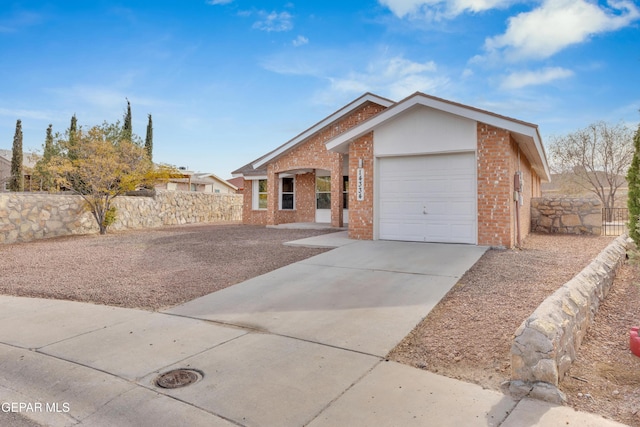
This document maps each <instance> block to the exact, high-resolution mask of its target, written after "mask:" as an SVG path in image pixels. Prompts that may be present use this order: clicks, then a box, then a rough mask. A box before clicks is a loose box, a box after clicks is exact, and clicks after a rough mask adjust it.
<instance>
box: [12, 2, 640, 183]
mask: <svg viewBox="0 0 640 427" xmlns="http://www.w3.org/2000/svg"><path fill="white" fill-rule="evenodd" d="M0 54H1V58H2V60H1V62H0V88H1V92H0V94H1V95H0V148H11V144H12V141H13V135H14V131H15V124H16V120H17V119H21V120H22V124H23V133H24V147H25V149H41V146H42V143H43V141H44V137H45V131H46V128H47V126H48V124H49V123H51V124H53V128H54V131H59V132H64V130H65V129H66V128H67V127H68V126H69V122H70V118H71V116H72V115H73V114H74V113H75V114H76V115H77V117H78V121H79V124H80V125H83V126H85V127H90V126H93V125H96V124H100V123H102V122H103V121H105V120H106V121H108V122H115V121H116V120H119V119H120V120H121V119H122V117H123V114H124V112H125V108H126V100H125V98H128V99H129V100H130V101H131V106H132V111H133V127H134V132H135V133H137V134H138V135H140V136H142V137H144V134H145V131H146V123H147V114H149V113H150V114H152V115H153V123H154V160H155V161H157V162H164V163H169V164H173V165H176V166H185V167H189V168H190V169H191V170H196V171H201V172H213V173H215V174H217V175H219V176H221V177H223V178H229V177H230V172H231V171H232V170H235V169H237V168H239V167H241V166H243V165H244V164H246V163H248V162H249V161H251V160H253V159H255V158H257V157H259V156H260V155H262V154H264V153H265V152H267V151H270V150H271V149H273V148H275V147H277V146H279V145H280V144H282V143H284V142H286V141H287V140H289V139H290V138H292V137H294V136H296V135H297V134H298V133H300V132H302V131H303V130H305V129H307V128H308V127H310V126H311V125H313V124H315V123H316V122H318V121H320V120H321V119H323V118H324V117H325V116H327V115H328V114H330V113H332V112H334V111H335V110H337V109H339V108H341V107H342V106H343V105H345V104H346V103H348V102H350V101H351V100H353V99H355V98H357V97H358V96H360V95H361V94H362V93H364V92H366V91H370V92H373V93H376V94H378V95H381V96H384V97H387V98H391V99H393V100H396V101H399V100H401V99H402V98H404V97H406V96H408V95H410V94H412V93H413V92H415V91H421V92H425V93H427V94H431V95H435V96H439V97H443V98H446V99H450V100H453V101H457V102H461V103H464V104H468V105H472V106H475V107H478V108H483V109H487V110H490V111H492V112H495V113H498V114H503V115H507V116H510V117H514V118H517V119H520V120H524V121H528V122H532V123H536V124H538V125H539V126H540V131H541V134H542V137H543V139H544V140H545V141H548V140H549V138H550V137H551V136H552V135H562V134H565V133H568V132H572V131H575V130H577V129H579V128H582V127H585V126H587V125H589V124H590V123H593V122H595V121H598V120H605V121H608V122H619V121H624V122H626V123H628V124H629V125H630V126H633V127H635V126H637V123H638V121H639V120H640V113H639V111H638V110H639V109H640V84H638V80H639V77H640V3H639V2H638V1H630V0H609V1H592V0H537V1H536V0H528V1H527V0H524V1H518V0H451V1H442V0H350V1H344V0H343V1H335V0H326V1H317V2H310V1H304V2H303V1H290V2H288V1H286V0H285V1H260V2H257V1H245V0H180V1H178V0H171V1H170V0H155V1H136V0H130V1H118V0H106V1H103V0H92V1H86V0H65V1H59V0H58V1H55V0H51V1H44V0H39V1H36V0H32V1H30V0H24V1H19V0H16V1H14V0H3V1H2V7H1V8H0Z"/></svg>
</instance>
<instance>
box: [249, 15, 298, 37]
mask: <svg viewBox="0 0 640 427" xmlns="http://www.w3.org/2000/svg"><path fill="white" fill-rule="evenodd" d="M258 14H259V15H260V17H261V19H260V20H259V21H256V22H255V23H254V24H253V28H255V29H257V30H261V31H267V32H271V31H275V32H280V31H289V30H291V29H293V22H292V18H293V16H291V14H290V13H289V12H270V13H267V12H265V11H260V12H258Z"/></svg>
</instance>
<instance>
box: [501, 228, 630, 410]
mask: <svg viewBox="0 0 640 427" xmlns="http://www.w3.org/2000/svg"><path fill="white" fill-rule="evenodd" d="M630 245H631V243H630V240H628V237H627V236H626V235H622V236H620V237H618V238H617V239H615V240H614V241H613V242H612V243H611V244H610V245H609V246H607V248H606V249H605V250H603V251H602V252H601V253H600V254H599V255H598V257H597V258H596V259H595V260H594V261H592V262H591V264H589V265H588V266H587V267H585V269H584V270H582V271H581V272H580V273H579V274H578V275H576V276H575V277H574V278H573V279H571V280H570V281H569V282H567V283H565V284H564V285H563V286H562V287H561V288H560V289H558V290H557V291H556V292H554V293H553V294H552V295H551V296H549V297H548V298H547V299H545V300H544V301H543V303H542V304H541V305H540V306H539V307H538V308H537V309H536V310H535V311H534V312H533V314H532V315H531V316H530V317H529V318H528V319H526V320H525V321H524V322H523V323H522V325H520V327H519V328H518V330H517V331H516V333H515V339H514V342H513V345H512V346H511V386H510V389H511V391H512V392H513V393H514V394H516V395H519V396H523V395H528V396H529V397H533V398H537V399H541V400H546V401H549V402H554V403H562V402H564V401H565V400H566V398H565V396H564V394H563V393H562V392H561V391H560V390H558V384H559V382H560V381H561V380H562V378H563V377H564V375H565V373H566V372H567V371H568V370H569V367H570V366H571V363H572V362H573V361H574V360H575V358H576V353H577V352H578V348H579V347H580V344H581V343H582V339H583V338H584V336H585V335H586V332H587V328H588V327H589V325H590V324H591V322H592V321H593V318H594V316H595V313H596V312H597V311H598V307H599V305H600V302H601V301H603V300H604V298H605V297H606V296H607V293H608V292H609V288H610V287H611V284H612V283H613V280H614V278H615V275H616V271H617V269H618V267H619V266H620V265H621V263H622V262H623V261H624V259H625V255H626V252H627V249H628V248H629V247H630Z"/></svg>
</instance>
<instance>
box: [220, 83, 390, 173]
mask: <svg viewBox="0 0 640 427" xmlns="http://www.w3.org/2000/svg"><path fill="white" fill-rule="evenodd" d="M367 102H373V103H376V104H378V105H382V106H384V107H389V106H391V105H393V104H394V102H393V101H391V100H389V99H386V98H383V97H381V96H378V95H374V94H372V93H368V92H367V93H365V94H364V95H362V96H361V97H359V98H357V99H355V100H354V101H352V102H350V103H349V104H347V105H345V106H344V107H342V108H341V109H339V110H338V111H336V112H334V113H333V114H331V115H329V116H327V117H326V118H324V119H323V120H321V121H319V122H318V123H316V124H315V125H313V126H311V127H310V128H309V129H307V130H305V131H304V132H302V133H300V134H299V135H297V136H296V137H294V138H292V139H290V140H289V141H287V142H285V143H284V144H282V145H281V146H279V147H278V148H276V149H275V150H273V151H270V152H269V153H267V154H265V155H264V156H262V157H260V158H258V159H256V160H254V161H253V162H251V163H248V164H246V165H244V166H243V167H241V168H239V169H238V170H236V171H233V172H232V175H233V176H238V175H240V176H256V175H266V174H267V167H266V165H267V163H268V162H270V161H271V160H273V159H275V158H277V157H279V156H281V155H283V154H286V153H287V152H289V151H290V150H292V149H293V148H295V147H297V146H298V145H299V144H301V143H302V142H304V141H305V140H306V139H307V138H309V137H310V136H312V135H313V134H315V133H316V132H318V131H319V130H321V129H323V128H324V127H326V126H328V125H329V124H331V123H333V122H335V121H336V120H339V119H340V118H342V117H344V116H346V115H348V114H349V113H351V112H352V111H353V110H355V109H357V108H359V107H360V106H362V105H364V104H366V103H367Z"/></svg>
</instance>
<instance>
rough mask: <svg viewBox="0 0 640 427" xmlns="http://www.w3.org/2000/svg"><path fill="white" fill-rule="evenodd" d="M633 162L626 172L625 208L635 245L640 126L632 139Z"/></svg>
mask: <svg viewBox="0 0 640 427" xmlns="http://www.w3.org/2000/svg"><path fill="white" fill-rule="evenodd" d="M633 146H634V153H633V160H631V166H630V167H629V171H628V172H627V183H628V184H629V194H628V197H627V207H628V208H629V237H631V238H632V239H633V241H634V242H636V244H639V243H640V230H638V225H639V224H638V223H639V222H640V125H638V130H636V134H635V136H634V137H633Z"/></svg>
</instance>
